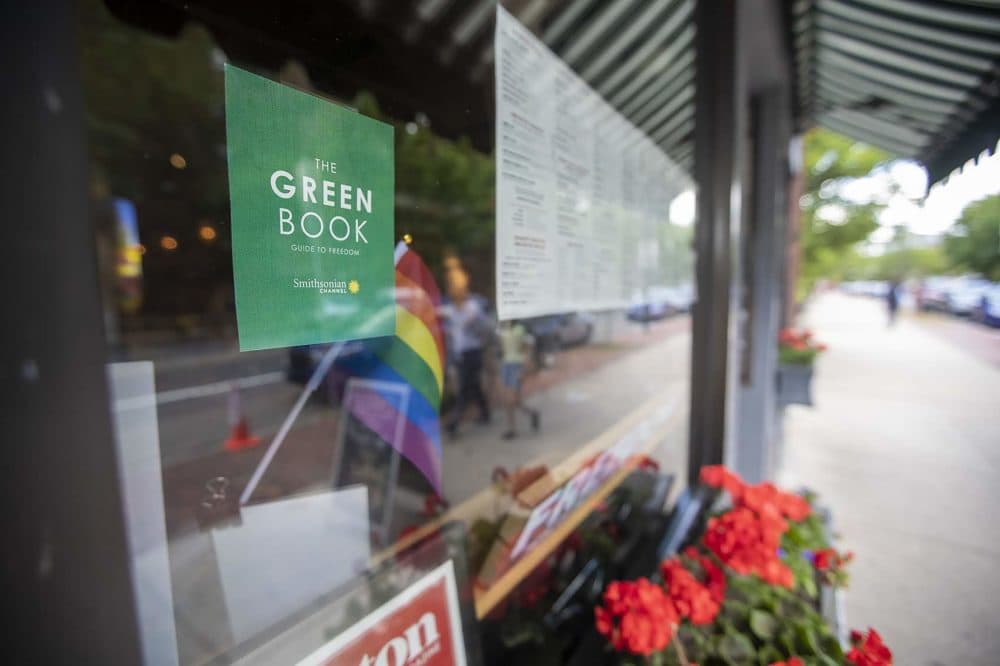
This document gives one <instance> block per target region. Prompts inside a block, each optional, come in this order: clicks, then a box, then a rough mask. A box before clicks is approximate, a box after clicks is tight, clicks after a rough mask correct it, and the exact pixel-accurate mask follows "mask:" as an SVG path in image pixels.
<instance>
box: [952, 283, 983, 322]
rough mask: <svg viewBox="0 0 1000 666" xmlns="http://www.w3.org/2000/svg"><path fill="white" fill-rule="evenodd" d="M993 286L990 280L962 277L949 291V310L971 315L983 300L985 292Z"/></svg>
mask: <svg viewBox="0 0 1000 666" xmlns="http://www.w3.org/2000/svg"><path fill="white" fill-rule="evenodd" d="M992 286H993V283H992V282H990V281H989V280H983V279H981V278H962V279H960V280H958V281H956V282H955V283H954V284H952V286H951V288H950V289H949V290H948V292H947V296H946V298H947V302H948V312H950V313H952V314H953V315H958V316H960V317H969V316H971V315H972V314H973V313H974V312H975V310H976V308H978V307H979V306H980V304H981V303H982V300H983V294H985V293H986V291H987V290H988V289H990V288H991V287H992Z"/></svg>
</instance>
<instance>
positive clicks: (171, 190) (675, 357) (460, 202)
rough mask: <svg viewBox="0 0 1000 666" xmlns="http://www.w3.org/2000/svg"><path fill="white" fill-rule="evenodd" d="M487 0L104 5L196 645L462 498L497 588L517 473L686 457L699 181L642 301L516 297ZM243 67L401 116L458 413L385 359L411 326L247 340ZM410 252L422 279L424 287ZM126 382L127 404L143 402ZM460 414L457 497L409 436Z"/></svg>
mask: <svg viewBox="0 0 1000 666" xmlns="http://www.w3.org/2000/svg"><path fill="white" fill-rule="evenodd" d="M451 4H454V5H464V4H465V3H451ZM475 4H476V7H477V8H478V11H479V12H480V13H481V14H482V16H479V14H476V13H475V12H473V13H472V14H469V15H468V16H467V17H466V19H467V20H465V21H464V22H463V21H461V20H457V19H458V18H460V17H457V16H456V17H452V19H453V20H450V21H447V22H442V21H435V20H431V19H430V18H429V17H430V16H431V12H437V11H444V12H457V11H459V10H458V9H457V8H456V7H450V5H449V3H434V2H414V3H389V2H338V3H296V4H294V5H281V6H279V5H259V4H252V5H250V6H248V7H245V8H243V7H240V5H239V4H238V3H237V4H236V5H232V4H228V3H217V2H204V3H192V4H190V5H188V4H184V5H183V6H181V5H179V4H174V3H159V2H154V3H145V2H125V1H122V0H115V1H113V2H112V1H110V0H109V1H108V2H102V1H101V0H86V1H85V2H83V3H81V7H80V10H79V21H80V41H81V68H82V78H83V84H84V94H85V101H86V109H87V116H86V123H87V133H88V142H89V150H90V158H91V170H90V193H91V204H92V207H91V211H92V219H93V225H94V229H95V245H96V248H97V252H98V257H99V260H100V266H101V279H102V285H101V287H102V294H103V307H104V315H105V325H106V331H107V342H108V360H109V363H111V364H113V365H114V367H115V368H118V370H116V372H119V373H120V372H123V370H122V368H123V367H124V366H123V364H125V363H134V362H145V363H146V364H147V365H146V366H145V367H147V368H148V372H149V373H151V375H152V381H151V382H150V383H149V384H150V388H148V389H146V392H147V394H146V396H145V398H144V399H145V401H146V402H145V403H144V404H146V407H147V409H146V411H147V412H148V416H147V417H146V418H147V421H146V424H147V426H148V425H149V424H152V432H153V433H154V434H155V436H152V437H149V436H144V437H142V438H140V436H139V435H136V434H135V430H133V429H130V428H120V429H119V433H118V434H119V437H120V438H121V439H122V441H121V445H122V446H123V448H124V449H128V448H129V447H130V446H131V447H139V446H145V447H147V449H145V450H149V451H153V452H154V453H155V456H156V457H157V459H158V462H159V470H160V476H161V480H162V490H159V489H157V492H160V493H161V494H162V497H161V498H159V499H161V500H162V506H163V512H162V515H163V521H164V524H165V529H164V530H163V534H164V536H163V538H164V539H165V542H166V543H165V547H166V552H167V555H168V557H167V569H168V576H169V581H168V583H169V584H168V586H167V589H168V590H169V602H168V603H169V605H170V607H171V608H172V616H173V622H174V627H173V631H174V632H175V634H176V641H175V642H176V649H177V654H178V658H179V661H180V663H184V664H189V663H191V664H195V663H207V662H209V661H212V660H213V659H221V660H232V659H235V658H237V657H238V656H239V655H247V654H251V652H252V651H253V650H256V649H259V647H260V645H261V644H262V641H264V640H265V639H267V638H268V637H271V636H274V635H276V634H277V633H280V631H286V630H288V628H289V627H290V626H295V623H296V622H298V619H297V618H302V617H303V613H306V612H307V610H308V609H309V608H314V607H315V606H316V604H317V603H320V602H321V601H322V600H323V599H327V600H329V599H331V598H339V597H338V594H337V591H338V590H341V589H346V588H345V587H344V586H350V585H351V584H352V581H356V580H360V579H363V578H364V577H365V576H370V575H371V570H372V565H373V562H378V561H384V560H385V557H386V556H387V555H388V554H392V553H395V552H397V551H396V550H394V549H400V548H402V546H400V542H401V540H402V541H403V543H404V545H405V544H407V543H411V542H415V541H416V536H419V535H420V534H421V532H420V530H421V529H423V530H424V531H425V532H428V533H430V532H434V531H436V530H437V526H438V525H439V524H443V523H444V522H446V521H448V520H452V519H454V520H458V521H459V522H460V523H461V524H463V525H464V526H465V529H466V530H467V534H468V536H466V537H463V538H464V539H466V541H467V543H466V544H465V548H466V552H467V553H468V559H469V562H468V570H467V575H468V577H469V578H470V579H472V580H473V581H474V582H475V584H476V591H475V594H476V596H477V599H479V598H481V597H482V596H483V595H485V594H488V593H489V592H490V588H491V586H492V584H493V583H494V582H495V580H496V576H497V575H499V574H498V573H497V572H496V571H492V572H491V571H490V567H491V566H493V565H495V562H494V563H493V564H491V560H490V553H491V551H492V549H493V545H494V542H495V540H496V538H497V535H498V530H499V529H500V526H501V525H502V524H503V521H504V519H505V516H507V515H508V514H509V513H510V507H511V506H512V503H511V498H512V497H513V495H515V494H516V493H517V492H519V491H520V490H522V489H524V488H527V487H529V486H532V485H533V484H534V486H533V487H535V488H537V489H538V490H536V491H534V492H536V493H537V494H539V497H543V496H544V495H545V492H550V491H552V490H553V489H554V488H557V487H558V486H559V484H560V483H562V482H564V481H565V480H566V479H568V478H570V477H572V476H573V475H574V474H575V473H576V472H578V471H579V470H580V469H581V468H582V467H583V466H584V465H585V464H586V463H587V462H588V461H593V460H594V459H595V458H596V457H597V456H598V455H599V454H600V452H601V451H603V450H605V449H607V448H609V447H611V446H613V445H614V444H615V443H616V442H619V441H620V440H622V438H626V437H631V438H633V439H636V438H638V439H640V440H641V442H640V443H641V446H640V447H639V449H641V451H642V452H644V453H645V452H648V453H649V454H650V455H652V456H653V457H654V458H655V459H657V460H659V462H660V464H661V465H662V466H663V467H664V468H666V469H670V470H676V471H680V470H683V469H684V468H685V460H684V458H683V456H684V450H685V445H686V435H685V427H686V426H685V421H686V419H685V410H686V392H687V385H688V374H689V366H688V360H689V351H688V350H689V344H690V343H689V338H688V314H687V313H688V311H689V309H690V306H691V303H692V301H693V299H694V296H695V295H694V293H693V289H692V281H691V271H692V258H691V256H690V249H689V248H690V241H691V231H692V228H693V227H692V224H691V223H692V219H691V218H692V215H691V210H692V209H693V195H692V194H691V192H689V191H687V192H682V193H675V194H674V196H672V198H671V200H670V202H669V205H668V206H667V207H668V209H669V214H667V215H666V217H669V219H670V221H669V222H667V221H664V223H662V224H660V225H658V226H657V227H656V228H655V229H653V230H652V231H651V237H649V238H643V239H641V242H640V244H644V245H645V246H647V247H652V246H655V247H656V248H658V250H657V254H656V257H657V258H656V268H657V270H656V271H654V273H653V275H652V277H650V278H649V279H645V280H644V281H643V282H642V283H639V282H637V286H636V288H635V290H634V293H633V294H632V297H631V302H630V303H627V304H622V305H621V306H620V307H616V308H613V309H602V310H597V311H592V310H588V311H583V310H581V311H571V312H566V311H554V312H551V313H548V314H544V315H540V316H533V317H529V318H524V319H521V320H516V321H507V322H500V321H498V318H497V304H496V287H497V285H496V265H495V256H496V242H495V238H496V228H495V224H496V223H495V210H496V192H495V179H496V161H495V160H496V158H495V155H494V131H495V127H494V123H495V111H494V81H493V64H492V63H493V23H494V20H493V17H494V11H495V10H494V7H493V6H492V5H491V4H490V3H475ZM521 4H525V3H521ZM535 4H538V3H535ZM444 5H449V7H448V8H445V9H442V8H441V7H439V6H444ZM512 12H513V15H514V16H515V18H521V19H525V20H528V19H532V20H534V24H533V25H532V26H531V28H532V29H533V30H534V31H535V32H540V30H541V28H542V27H544V26H543V25H542V24H540V23H539V22H538V21H539V19H538V18H537V16H535V15H537V12H535V13H534V14H533V15H532V16H524V15H523V12H521V13H519V12H517V11H513V10H512ZM449 16H450V15H449ZM463 16H464V15H463ZM533 17H534V18H533ZM445 26H447V27H445ZM572 39H573V38H572V35H567V36H566V37H565V38H564V39H563V42H562V47H563V49H564V50H565V49H568V48H571V46H572ZM227 63H228V64H231V65H235V66H238V67H239V68H241V69H244V70H246V71H250V72H253V73H255V74H258V75H260V76H263V77H265V78H267V79H269V80H271V81H276V82H280V83H282V84H283V85H287V86H289V87H291V88H294V89H297V90H300V91H305V92H308V93H310V94H313V95H317V96H319V97H321V98H322V99H324V100H326V101H328V102H329V103H331V104H335V105H340V106H342V107H347V108H349V109H352V110H353V111H354V112H356V113H359V114H363V115H364V116H367V117H370V118H374V119H378V120H380V121H382V122H384V123H387V124H389V125H391V127H392V137H393V138H392V140H393V147H394V178H395V201H394V206H395V210H394V214H395V229H394V234H393V235H394V237H393V241H394V242H396V243H399V244H400V246H399V248H400V249H399V250H398V251H399V252H408V253H410V255H411V256H412V257H413V261H414V265H418V266H417V268H413V270H414V271H416V272H417V273H419V274H420V275H421V280H422V282H419V283H418V284H417V285H416V287H419V288H420V289H423V290H424V291H425V292H426V293H428V294H430V293H432V292H435V293H439V294H440V300H439V301H437V302H435V303H434V312H433V317H434V321H435V324H436V325H437V326H439V327H440V333H441V338H442V347H441V349H440V351H441V352H442V354H443V359H444V363H443V367H442V376H441V381H442V386H443V388H442V389H441V393H440V396H439V397H440V407H439V408H438V406H437V405H431V407H432V408H433V409H432V412H433V413H432V414H431V420H433V421H434V422H433V423H429V422H428V421H420V422H418V421H419V419H418V418H417V416H415V412H414V411H413V409H414V408H413V407H412V404H413V400H411V399H410V398H411V397H412V396H413V395H416V394H415V393H414V391H418V390H419V386H417V383H418V381H417V380H415V379H413V378H412V377H411V376H407V375H406V374H405V373H400V372H397V373H396V375H400V376H396V375H394V377H395V379H393V380H392V381H395V382H396V385H394V386H391V385H387V384H386V383H385V382H386V381H387V376H388V374H386V372H383V366H386V365H387V364H388V366H390V367H394V366H392V364H391V363H388V362H387V361H386V360H385V359H386V356H385V354H386V352H385V349H386V347H385V346H386V345H389V344H392V342H391V339H386V338H380V339H378V340H350V341H346V342H344V343H343V344H340V343H337V344H331V343H320V344H310V345H304V346H293V347H284V348H275V349H266V350H260V351H249V352H240V351H239V345H238V333H237V319H236V313H235V297H234V276H233V259H232V237H233V229H232V227H231V210H230V195H231V192H230V182H229V180H228V176H227V134H226V107H225V99H226V98H225V80H224V68H225V65H226V64H227ZM628 83H629V82H628V81H625V80H623V81H621V82H620V86H626V85H628ZM608 233H612V234H613V233H615V230H614V228H611V229H609V232H608ZM396 266H397V278H396V285H397V293H396V294H395V298H396V299H397V300H398V299H404V300H405V298H406V293H404V292H405V290H406V289H412V288H414V287H413V285H410V283H409V282H406V281H405V280H403V279H401V278H400V277H399V274H400V272H401V269H400V268H399V264H398V263H397V264H396ZM403 272H405V271H403ZM409 277H412V274H411V275H410V276H409ZM407 279H409V278H407ZM401 284H402V285H403V286H400V285H401ZM407 285H409V286H407ZM390 337H391V336H390ZM397 370H398V368H397ZM136 371H137V372H139V371H140V370H136ZM408 380H411V381H408ZM140 383H141V382H140ZM390 383H391V382H390ZM117 397H118V398H119V399H118V401H117V403H116V404H117V405H118V407H119V408H122V406H123V405H125V406H128V405H131V404H133V403H125V402H122V401H123V400H140V401H141V400H142V399H143V396H141V395H140V396H138V397H137V396H136V395H135V394H134V393H121V394H119V395H118V396H117ZM431 402H433V401H431ZM135 404H138V403H135ZM150 405H153V406H155V409H151V410H150V409H148V407H149V406H150ZM438 414H439V416H438ZM425 416H426V415H425ZM654 417H655V418H654ZM644 419H645V420H644ZM650 419H653V420H652V421H651V420H650ZM414 424H416V425H414ZM411 430H412V432H411ZM435 434H436V435H437V437H438V440H439V442H440V444H439V448H438V449H433V447H432V449H431V453H429V454H427V455H432V456H433V455H437V456H438V459H437V461H436V462H435V461H432V463H431V464H432V465H433V464H436V465H439V467H440V484H441V487H440V493H438V492H437V490H436V489H435V487H434V482H433V479H431V478H430V477H431V476H432V475H429V474H428V473H427V466H426V465H427V463H426V461H424V462H421V461H420V460H418V457H419V456H415V455H413V453H412V447H411V444H412V441H413V440H412V439H409V438H410V437H411V436H412V437H418V438H419V437H429V438H430V439H431V440H434V435H435ZM147 435H148V433H147ZM140 442H144V443H140ZM133 450H135V449H133ZM546 478H547V479H549V481H548V485H545V483H541V484H539V483H536V482H539V480H544V479H546ZM147 488H148V486H147ZM546 489H547V490H546ZM147 499H148V497H147ZM137 506H138V505H137ZM142 506H146V504H142ZM136 510H137V511H138V509H136ZM142 511H147V510H146V509H142ZM143 516H147V517H148V518H149V519H150V520H156V515H155V512H152V513H143V514H142V515H141V516H139V519H140V522H141V519H142V518H143ZM130 524H131V523H130ZM428 526H429V527H428ZM463 534H466V532H463ZM415 535H416V536H415ZM525 547H526V548H531V547H534V544H533V543H527V542H526V546H525ZM400 552H401V551H400ZM137 566H138V565H137ZM497 595H499V593H495V594H494V596H495V597H496V596H497ZM345 598H346V597H345ZM483 607H484V606H480V608H483ZM491 608H492V607H491ZM321 633H322V632H321ZM322 638H323V637H322V635H320V637H319V638H310V639H308V640H310V641H313V642H314V643H315V644H311V645H304V646H303V647H302V656H305V655H306V654H308V653H310V652H312V651H313V650H314V649H316V648H317V647H318V645H319V643H321V642H322ZM326 638H329V636H327V637H326ZM168 642H169V639H168Z"/></svg>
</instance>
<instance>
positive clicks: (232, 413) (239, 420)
mask: <svg viewBox="0 0 1000 666" xmlns="http://www.w3.org/2000/svg"><path fill="white" fill-rule="evenodd" d="M228 411H229V437H228V438H227V439H226V441H225V442H224V443H223V445H222V446H223V448H224V449H225V450H226V451H230V452H233V451H242V450H243V449H252V448H253V447H255V446H257V445H258V444H260V437H255V436H254V435H252V434H251V433H250V426H248V425H247V419H246V417H245V416H243V407H242V405H241V404H240V390H239V389H238V388H236V387H235V386H233V387H231V388H230V389H229V405H228Z"/></svg>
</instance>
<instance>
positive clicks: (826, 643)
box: [820, 633, 844, 664]
mask: <svg viewBox="0 0 1000 666" xmlns="http://www.w3.org/2000/svg"><path fill="white" fill-rule="evenodd" d="M820 647H822V648H823V654H824V655H829V656H830V657H833V661H834V662H835V663H837V664H839V663H840V662H841V661H843V660H844V650H843V648H841V647H840V641H838V640H837V637H836V636H834V635H833V634H829V633H826V634H823V636H822V637H821V638H820Z"/></svg>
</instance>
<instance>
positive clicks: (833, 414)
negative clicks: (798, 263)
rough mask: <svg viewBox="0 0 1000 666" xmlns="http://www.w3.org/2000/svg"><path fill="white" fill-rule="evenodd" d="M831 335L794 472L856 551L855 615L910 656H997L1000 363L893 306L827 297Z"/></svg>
mask: <svg viewBox="0 0 1000 666" xmlns="http://www.w3.org/2000/svg"><path fill="white" fill-rule="evenodd" d="M806 323H807V324H808V325H809V326H810V327H812V328H813V330H814V331H815V333H816V335H817V337H818V338H819V339H820V340H821V341H823V342H826V343H828V344H829V346H830V351H829V352H828V353H826V354H824V355H822V356H821V358H820V360H819V362H818V366H817V375H816V381H815V386H814V389H815V393H814V397H815V402H816V406H815V407H814V408H812V409H804V408H799V407H793V408H790V409H789V410H788V411H787V414H786V419H785V438H784V441H785V451H784V466H783V470H782V473H781V479H780V481H781V482H782V483H784V484H786V485H790V486H793V487H794V486H799V485H808V486H809V487H811V488H813V489H814V490H816V491H817V492H819V493H820V496H821V500H822V501H823V502H824V503H826V504H828V505H829V506H830V507H831V508H832V510H833V513H834V519H835V521H836V529H837V531H838V532H839V533H840V534H841V535H842V540H841V546H842V547H844V548H847V549H850V550H853V551H854V552H855V553H856V556H857V559H856V560H855V562H854V564H853V565H852V569H851V574H852V585H851V588H850V589H849V591H848V593H847V595H846V599H847V622H848V625H849V626H851V627H855V628H865V627H868V626H874V627H876V628H877V629H878V630H879V631H880V632H881V633H882V634H883V636H884V637H885V639H886V642H887V643H888V645H889V646H890V647H891V648H892V649H893V650H894V652H895V654H896V663H898V664H905V665H907V666H909V665H918V664H928V665H930V664H941V665H944V664H948V665H951V664H983V665H988V664H997V663H998V659H1000V657H998V655H1000V612H998V608H1000V606H998V603H1000V602H998V600H1000V566H998V565H1000V540H998V537H1000V527H998V521H997V518H996V513H997V510H996V508H995V506H994V505H995V503H996V501H997V491H998V490H1000V369H998V368H997V367H996V366H995V365H993V364H991V363H989V361H987V360H985V359H984V358H983V357H982V356H981V355H978V354H974V353H972V352H971V351H970V350H968V349H966V348H964V347H963V346H962V345H961V344H959V343H957V342H956V341H955V340H954V339H943V338H942V337H941V336H940V335H937V334H936V333H935V332H933V331H929V330H927V329H926V328H925V327H924V326H923V325H922V324H921V323H920V322H919V321H917V320H916V319H914V318H910V317H907V316H903V317H901V319H900V321H899V322H898V323H897V325H896V326H895V327H894V328H891V329H890V328H888V327H887V326H886V318H885V313H884V307H883V304H882V303H881V302H879V301H870V300H863V299H856V298H850V297H847V296H843V295H839V294H828V295H824V296H822V297H820V298H819V299H818V300H817V301H816V302H815V303H814V304H812V306H811V307H810V308H809V311H808V312H807V316H806Z"/></svg>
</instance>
